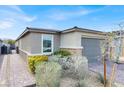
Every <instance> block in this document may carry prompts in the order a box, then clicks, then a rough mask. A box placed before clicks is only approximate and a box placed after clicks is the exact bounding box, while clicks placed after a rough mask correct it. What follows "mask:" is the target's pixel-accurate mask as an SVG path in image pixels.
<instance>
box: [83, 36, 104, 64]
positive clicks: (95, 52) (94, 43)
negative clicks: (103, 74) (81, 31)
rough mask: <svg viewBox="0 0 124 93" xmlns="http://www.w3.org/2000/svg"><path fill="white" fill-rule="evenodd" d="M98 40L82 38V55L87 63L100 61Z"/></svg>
mask: <svg viewBox="0 0 124 93" xmlns="http://www.w3.org/2000/svg"><path fill="white" fill-rule="evenodd" d="M100 41H102V40H100V39H94V38H82V41H81V43H82V46H83V47H84V49H83V55H84V56H86V57H87V58H88V62H98V61H100V59H101V49H100Z"/></svg>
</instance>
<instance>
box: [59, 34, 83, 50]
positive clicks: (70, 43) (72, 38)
mask: <svg viewBox="0 0 124 93" xmlns="http://www.w3.org/2000/svg"><path fill="white" fill-rule="evenodd" d="M60 37H61V40H60V48H77V47H81V36H80V35H78V33H77V32H71V33H63V34H61V36H60Z"/></svg>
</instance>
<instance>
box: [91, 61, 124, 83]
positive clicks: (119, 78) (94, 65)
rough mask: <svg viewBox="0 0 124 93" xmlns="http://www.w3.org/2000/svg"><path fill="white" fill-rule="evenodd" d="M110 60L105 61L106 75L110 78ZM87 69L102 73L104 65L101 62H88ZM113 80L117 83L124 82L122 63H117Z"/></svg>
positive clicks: (123, 66) (123, 65)
mask: <svg viewBox="0 0 124 93" xmlns="http://www.w3.org/2000/svg"><path fill="white" fill-rule="evenodd" d="M112 65H113V63H112V62H107V77H108V79H109V78H110V75H111V71H112ZM89 69H90V70H93V71H95V72H99V73H101V74H102V75H103V71H104V67H103V64H102V63H101V62H89ZM115 75H116V76H115V80H116V82H118V83H122V84H124V64H118V65H117V69H116V73H115Z"/></svg>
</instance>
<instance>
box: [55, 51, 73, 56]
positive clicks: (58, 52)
mask: <svg viewBox="0 0 124 93" xmlns="http://www.w3.org/2000/svg"><path fill="white" fill-rule="evenodd" d="M54 55H61V57H65V56H70V55H71V53H70V52H69V51H66V50H58V51H56V52H54Z"/></svg>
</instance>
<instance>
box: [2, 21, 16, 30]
mask: <svg viewBox="0 0 124 93" xmlns="http://www.w3.org/2000/svg"><path fill="white" fill-rule="evenodd" d="M13 26H14V24H13V22H11V21H7V20H4V21H0V29H3V30H4V29H8V28H11V27H13Z"/></svg>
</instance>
